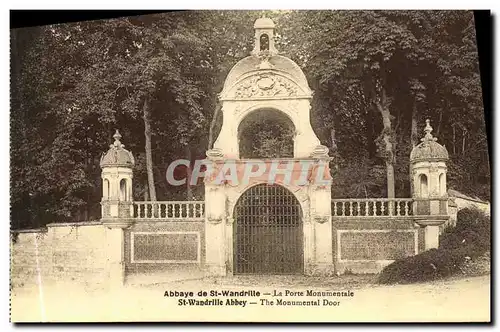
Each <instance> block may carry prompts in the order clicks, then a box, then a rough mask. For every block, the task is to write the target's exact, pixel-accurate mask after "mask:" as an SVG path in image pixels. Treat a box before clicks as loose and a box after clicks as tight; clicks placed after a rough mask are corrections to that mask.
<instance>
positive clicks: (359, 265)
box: [335, 260, 393, 275]
mask: <svg viewBox="0 0 500 332" xmlns="http://www.w3.org/2000/svg"><path fill="white" fill-rule="evenodd" d="M392 262H393V261H392V260H374V261H343V262H338V263H336V264H335V265H336V268H337V269H336V272H337V273H338V274H339V275H341V274H349V273H354V274H372V273H380V272H381V271H382V270H383V269H384V267H386V266H387V265H389V264H391V263H392Z"/></svg>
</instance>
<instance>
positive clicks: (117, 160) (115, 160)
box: [100, 129, 135, 168]
mask: <svg viewBox="0 0 500 332" xmlns="http://www.w3.org/2000/svg"><path fill="white" fill-rule="evenodd" d="M113 138H114V139H115V142H114V143H113V144H111V145H110V146H109V150H108V152H107V153H106V154H103V155H102V157H101V163H100V165H101V168H102V167H119V166H121V167H132V166H134V164H135V161H134V157H133V156H132V153H131V152H130V151H128V150H125V149H124V147H125V145H123V144H122V143H121V142H120V139H121V138H122V135H120V133H119V132H118V129H117V130H116V132H115V134H114V135H113Z"/></svg>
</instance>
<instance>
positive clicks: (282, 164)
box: [10, 10, 491, 323]
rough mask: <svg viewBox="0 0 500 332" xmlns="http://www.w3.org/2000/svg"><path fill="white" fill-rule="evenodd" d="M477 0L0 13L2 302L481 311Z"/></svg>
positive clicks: (485, 248) (17, 305) (485, 270)
mask: <svg viewBox="0 0 500 332" xmlns="http://www.w3.org/2000/svg"><path fill="white" fill-rule="evenodd" d="M96 15H97V14H96ZM134 15H135V14H134ZM481 19H483V20H485V19H486V20H489V14H488V13H487V12H486V15H484V13H477V12H476V13H474V12H472V11H464V10H461V11H454V10H448V11H446V10H445V11H430V10H429V11H423V10H421V11H408V10H399V11H397V10H390V11H368V10H367V11H354V10H352V11H336V10H317V11H296V10H269V11H257V10H256V11H236V10H233V11H222V10H220V11H208V10H207V11H175V12H163V13H154V14H150V13H147V14H144V15H139V16H116V17H106V18H102V17H89V19H88V20H79V21H74V20H68V21H63V22H52V23H50V24H46V25H39V26H29V27H28V26H25V27H13V28H12V29H11V30H10V34H11V87H10V89H11V109H10V121H11V122H10V128H11V143H10V144H11V145H10V146H11V156H10V165H11V166H10V167H11V168H10V171H11V173H10V177H11V188H10V193H11V199H10V202H11V220H10V234H11V235H10V294H11V297H10V305H11V313H10V319H11V321H12V322H15V323H19V322H288V323H293V322H485V323H486V322H490V320H491V314H490V309H491V308H490V301H491V299H490V247H491V246H490V243H491V234H490V233H491V232H490V230H491V227H490V224H491V220H490V184H491V174H490V156H489V154H488V134H489V132H488V131H487V127H486V124H485V123H486V122H485V108H486V106H485V104H484V103H483V95H482V92H483V89H482V85H481V79H482V78H483V82H484V80H485V79H486V78H485V77H484V76H483V77H482V76H481V74H483V75H484V73H482V71H480V70H479V68H480V63H483V62H482V61H483V60H484V58H482V57H480V56H479V53H480V52H478V45H479V43H478V40H477V38H476V36H477V35H478V34H477V31H478V28H479V27H480V23H481ZM483 22H484V21H483ZM487 24H488V23H487ZM483 27H484V25H483ZM486 53H488V51H486ZM487 70H489V69H487Z"/></svg>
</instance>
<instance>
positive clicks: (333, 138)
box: [330, 126, 337, 152]
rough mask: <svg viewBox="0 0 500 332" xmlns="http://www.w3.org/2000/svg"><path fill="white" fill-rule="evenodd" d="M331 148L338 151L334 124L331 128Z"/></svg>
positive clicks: (332, 150)
mask: <svg viewBox="0 0 500 332" xmlns="http://www.w3.org/2000/svg"><path fill="white" fill-rule="evenodd" d="M330 144H331V146H330V149H331V152H335V151H337V142H336V139H335V127H334V126H332V127H331V128H330Z"/></svg>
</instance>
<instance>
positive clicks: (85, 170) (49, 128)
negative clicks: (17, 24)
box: [11, 11, 490, 228]
mask: <svg viewBox="0 0 500 332" xmlns="http://www.w3.org/2000/svg"><path fill="white" fill-rule="evenodd" d="M266 14H267V15H268V16H270V17H271V18H272V19H273V20H274V21H275V23H276V25H277V33H278V35H277V38H276V39H277V40H276V42H277V46H278V49H279V50H280V51H281V52H282V53H283V55H285V56H288V57H290V58H292V59H293V60H295V61H296V62H297V63H298V64H299V65H300V66H301V67H302V68H303V69H304V72H305V73H306V76H307V78H308V81H309V83H310V85H311V87H312V89H313V90H314V91H315V98H314V100H313V103H314V106H313V109H312V114H311V121H312V124H313V128H314V129H315V131H316V133H317V134H318V136H319V137H320V139H321V141H322V142H323V144H324V145H326V146H328V147H329V148H330V150H331V155H332V156H334V157H335V159H334V161H333V163H334V164H335V167H336V168H337V172H336V176H335V180H334V181H335V182H334V187H333V195H334V196H336V197H366V196H378V197H381V196H386V195H388V194H391V193H388V192H387V188H388V186H387V185H386V179H387V178H389V179H392V178H394V183H395V186H394V187H395V195H396V196H400V197H402V196H405V197H407V196H408V195H409V190H410V185H409V178H408V155H409V152H410V150H411V148H412V145H413V144H416V143H418V139H419V138H420V137H421V136H422V128H423V123H424V120H425V119H426V118H430V119H431V121H432V125H433V127H434V128H435V131H434V134H435V136H437V137H438V139H439V142H441V143H442V144H445V145H446V147H447V148H448V151H449V152H450V156H451V160H450V162H449V175H450V176H449V186H450V187H452V188H455V189H457V190H461V191H463V192H465V193H467V194H470V195H476V196H479V197H482V198H489V183H490V170H489V162H488V154H487V141H486V137H485V124H484V116H483V108H482V101H481V85H480V79H479V71H478V60H477V50H476V45H475V30H474V20H473V15H472V13H471V12H465V11H425V12H423V11H418V12H417V11H363V12H356V11H299V12H297V11H272V12H268V13H266ZM260 16H262V12H259V11H250V12H247V11H202V12H179V13H165V14H155V15H147V16H138V17H127V18H120V19H112V20H102V21H89V22H80V23H72V24H60V25H51V26H40V27H33V28H23V29H15V30H12V31H11V37H12V42H11V48H12V52H11V54H12V57H11V65H12V71H11V72H12V84H11V91H12V94H11V96H12V99H11V205H12V209H11V210H12V221H13V223H12V226H13V227H14V228H20V227H37V226H42V225H44V224H46V223H47V222H54V221H55V222H57V221H65V220H72V221H74V220H88V219H95V218H98V217H99V201H100V191H101V189H100V168H99V157H100V156H101V154H102V152H104V151H105V150H106V149H107V147H108V145H109V144H110V143H111V140H112V139H111V136H112V134H113V132H114V129H115V128H119V129H120V131H121V133H122V135H123V142H124V144H125V145H126V148H128V149H130V150H131V151H132V152H133V153H134V156H135V157H136V160H137V165H136V169H135V176H134V186H135V188H134V196H135V198H136V199H140V200H143V199H154V198H156V199H184V198H198V199H200V198H202V195H203V188H201V187H200V186H196V187H187V188H186V187H172V186H169V185H168V184H167V182H166V181H165V176H164V174H165V170H166V167H167V165H168V163H169V162H171V161H172V160H175V159H177V158H185V159H190V160H194V159H200V158H203V157H204V152H205V151H206V150H207V148H208V147H211V146H212V144H213V141H214V139H215V138H216V137H217V132H218V130H220V125H221V118H222V115H221V112H220V104H219V102H218V99H217V94H218V93H219V92H220V91H221V89H222V85H223V82H224V79H225V77H226V75H227V73H228V72H229V70H230V68H231V67H232V66H233V65H234V64H235V63H236V62H237V61H238V60H239V59H241V58H243V57H244V56H247V55H248V54H249V51H250V50H251V48H252V42H253V22H254V20H255V19H256V18H258V17H260ZM271 128H272V127H271ZM250 132H251V133H253V131H250ZM282 132H283V134H282V135H281V136H279V135H277V136H274V137H273V135H271V134H270V133H269V131H264V132H263V133H261V134H260V135H259V136H258V139H259V140H260V142H261V143H259V144H257V146H253V147H251V149H252V151H253V152H262V153H264V154H273V151H279V150H282V149H289V148H288V147H281V146H280V144H282V141H283V140H282V139H281V138H288V136H289V135H290V133H289V132H288V131H287V130H284V131H282ZM184 171H185V173H186V174H187V175H189V174H190V170H189V169H185V170H184Z"/></svg>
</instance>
